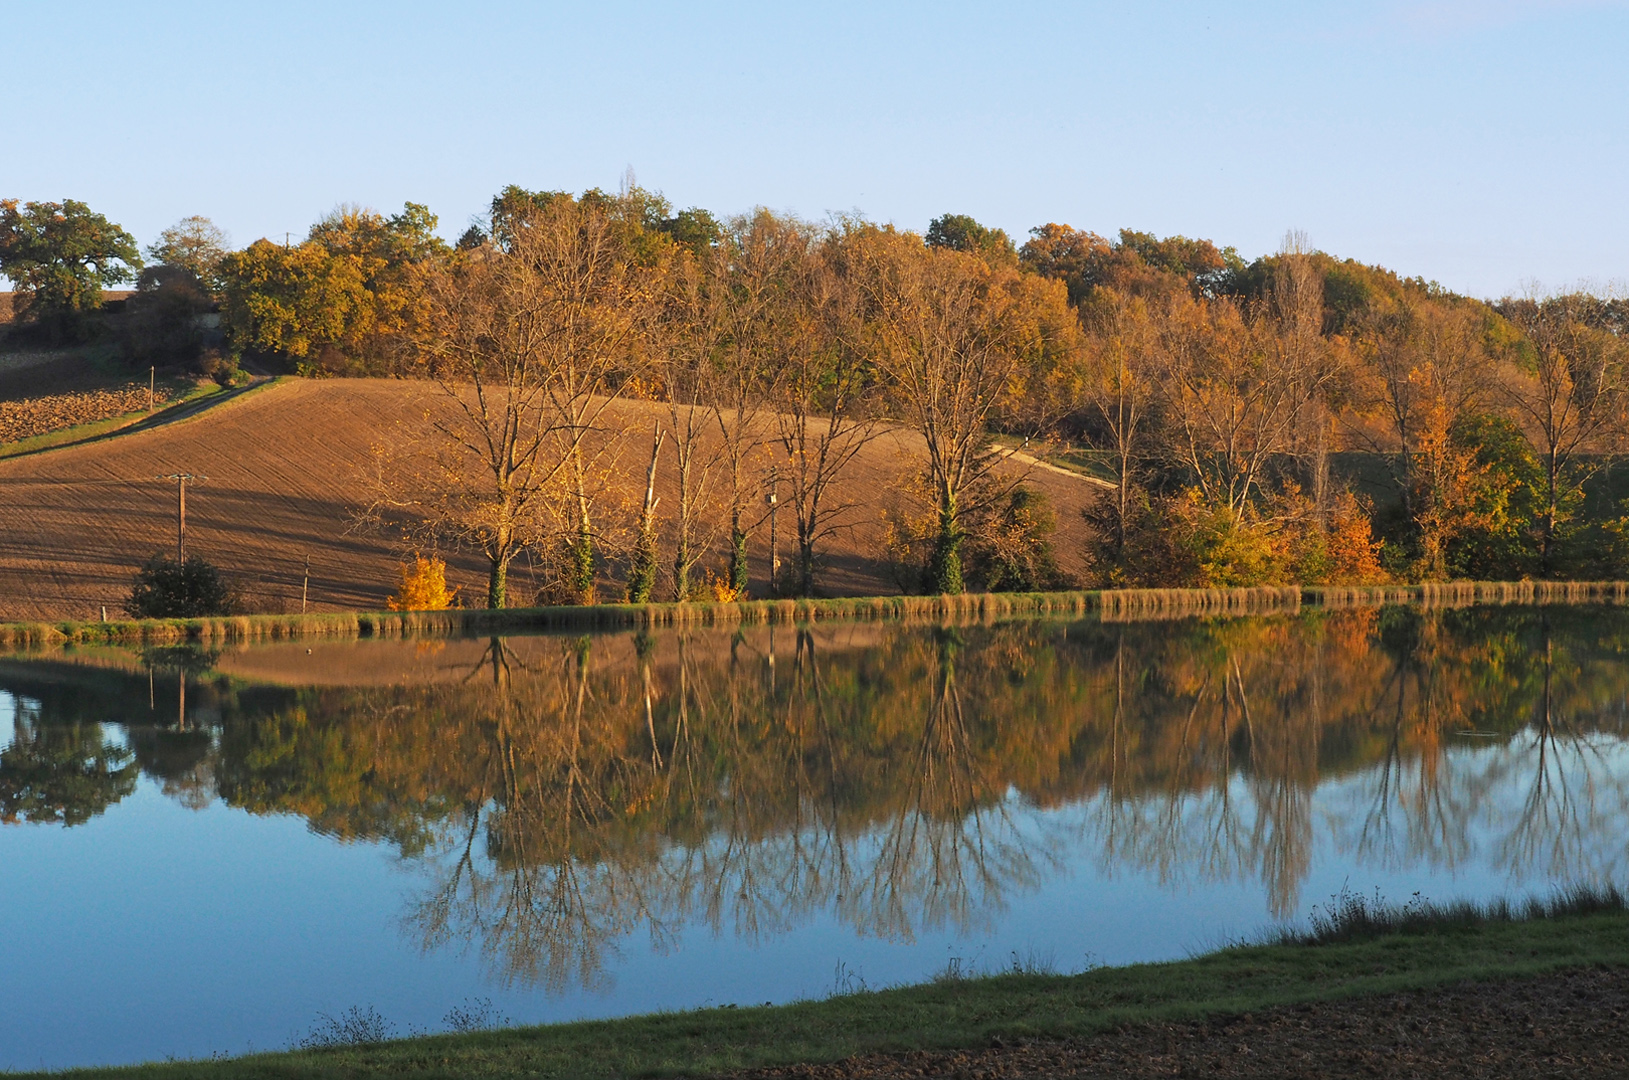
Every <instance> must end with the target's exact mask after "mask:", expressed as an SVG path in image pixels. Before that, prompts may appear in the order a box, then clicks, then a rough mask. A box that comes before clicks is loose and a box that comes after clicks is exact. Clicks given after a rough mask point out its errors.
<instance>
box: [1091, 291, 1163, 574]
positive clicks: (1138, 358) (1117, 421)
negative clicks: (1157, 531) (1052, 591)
mask: <svg viewBox="0 0 1629 1080" xmlns="http://www.w3.org/2000/svg"><path fill="white" fill-rule="evenodd" d="M1082 318H1083V320H1084V321H1085V322H1086V324H1087V327H1088V341H1089V348H1090V350H1091V352H1092V353H1093V354H1094V355H1093V357H1092V359H1093V361H1094V363H1093V368H1094V370H1093V372H1092V378H1090V379H1089V381H1088V382H1087V384H1086V388H1085V390H1086V397H1087V399H1088V401H1089V402H1090V403H1091V408H1092V411H1094V412H1095V413H1096V414H1097V416H1098V419H1099V420H1101V421H1102V430H1103V438H1102V442H1103V443H1104V444H1105V446H1106V448H1107V450H1108V451H1109V453H1110V454H1112V455H1113V457H1114V470H1115V488H1114V509H1113V519H1112V521H1111V523H1110V527H1111V531H1112V535H1111V536H1110V537H1109V543H1108V551H1107V555H1108V557H1109V559H1110V561H1111V562H1113V563H1114V564H1116V565H1119V563H1120V562H1121V561H1122V560H1123V558H1124V555H1125V548H1126V536H1127V531H1128V530H1129V528H1130V525H1131V519H1132V515H1133V512H1134V508H1133V499H1134V489H1135V486H1136V483H1137V477H1136V473H1137V470H1138V466H1139V463H1140V462H1141V459H1142V458H1143V456H1144V455H1145V453H1146V449H1145V446H1144V443H1145V442H1146V441H1147V439H1148V437H1149V435H1150V434H1151V432H1150V430H1149V411H1150V408H1151V406H1152V405H1153V397H1154V373H1155V371H1156V370H1157V369H1158V366H1159V364H1160V358H1159V349H1160V341H1159V334H1158V331H1157V329H1156V327H1155V325H1154V322H1153V319H1152V318H1151V316H1150V313H1149V311H1148V306H1147V303H1146V302H1145V301H1144V300H1143V299H1141V298H1138V297H1131V296H1126V295H1124V294H1122V293H1120V292H1117V291H1115V290H1113V289H1108V288H1105V289H1101V290H1099V292H1098V295H1097V297H1096V298H1095V303H1094V304H1093V305H1092V306H1091V307H1090V308H1089V309H1087V310H1085V311H1083V312H1082Z"/></svg>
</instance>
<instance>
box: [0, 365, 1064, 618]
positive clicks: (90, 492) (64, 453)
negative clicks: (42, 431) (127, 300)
mask: <svg viewBox="0 0 1629 1080" xmlns="http://www.w3.org/2000/svg"><path fill="white" fill-rule="evenodd" d="M449 405H450V403H449V402H448V400H447V399H446V398H445V396H444V395H442V394H441V392H440V391H439V389H437V388H436V387H434V386H432V385H428V384H423V383H412V382H400V381H391V380H360V379H358V380H350V379H331V380H303V379H288V380H284V381H281V382H279V383H277V384H275V385H272V386H266V387H260V388H255V389H253V390H251V391H249V392H247V393H243V394H241V395H239V396H237V397H234V398H229V399H227V400H225V401H222V402H220V403H219V404H215V405H213V406H211V407H209V408H207V409H203V410H201V411H198V412H197V413H195V414H194V415H190V416H188V417H186V418H185V419H181V420H177V421H175V422H173V423H169V424H163V425H159V426H155V427H153V428H151V429H148V430H140V431H131V432H128V433H124V434H120V435H116V436H113V437H110V438H106V439H102V440H100V441H95V442H89V443H84V444H81V445H77V446H68V447H63V448H60V449H56V450H49V451H45V452H43V453H37V454H32V455H27V456H22V457H16V458H10V459H7V460H3V461H0V621H19V620H44V619H66V618H75V619H84V618H95V617H98V616H99V615H100V611H101V606H102V605H104V604H105V605H107V608H108V612H109V614H110V615H112V614H113V613H114V612H116V611H118V610H119V606H120V604H121V602H122V600H123V598H124V596H125V595H126V594H127V593H128V591H129V587H130V577H131V573H132V572H133V570H134V569H135V568H136V566H138V565H139V564H140V563H141V561H142V560H143V559H145V558H146V557H147V556H149V555H151V554H152V553H153V552H155V551H160V550H173V548H174V543H175V486H174V485H173V484H170V483H165V482H163V481H160V480H158V479H157V477H159V476H160V475H163V474H168V473H175V472H187V473H193V474H199V475H203V476H206V477H208V479H207V481H205V482H203V483H200V484H199V485H197V486H196V487H189V488H188V492H187V548H188V552H189V553H197V554H200V555H202V556H204V557H205V558H208V559H209V560H210V561H212V562H214V563H215V564H216V565H218V566H221V567H222V568H223V569H226V570H228V571H230V572H231V573H232V574H233V575H234V576H235V577H236V579H237V580H238V582H239V584H240V587H241V589H242V591H243V593H244V595H245V597H246V599H247V600H248V601H249V602H250V603H251V604H252V605H254V606H255V607H257V608H258V609H260V610H294V611H298V610H299V606H300V586H301V578H302V574H303V568H304V566H305V560H306V558H307V557H308V556H309V558H310V565H311V586H310V603H311V610H314V611H323V610H337V609H358V608H362V609H369V608H378V607H380V606H382V604H383V601H384V598H385V596H386V595H387V594H388V593H389V592H390V590H391V588H392V587H393V585H394V581H395V567H396V565H397V563H398V561H399V560H400V558H401V556H402V553H401V552H400V551H399V550H398V548H397V547H396V546H395V541H393V540H392V539H391V538H390V537H388V536H384V535H379V534H375V533H371V532H367V531H362V530H358V529H357V528H355V527H354V526H353V516H354V514H355V512H356V510H357V508H358V506H359V504H360V500H361V497H362V495H361V493H362V492H364V491H365V490H367V479H366V477H367V475H368V473H369V470H370V467H371V465H372V462H373V447H375V446H376V445H378V444H380V443H382V442H384V443H391V444H394V445H401V444H402V443H403V442H404V441H405V440H413V439H417V438H422V437H423V436H424V434H425V433H426V432H428V430H429V426H430V422H431V419H432V418H433V416H434V415H435V414H436V412H437V411H439V410H442V409H446V408H448V407H449ZM665 414H666V410H665V407H663V406H659V405H654V404H651V403H647V402H624V403H618V404H617V405H615V406H614V407H613V408H612V410H611V412H610V414H609V415H608V426H609V427H611V428H612V429H619V430H621V431H625V432H627V433H628V435H629V438H628V446H627V447H626V448H625V449H624V452H621V453H620V454H618V455H617V460H618V461H619V466H618V474H619V475H623V476H626V477H628V478H629V480H630V483H629V485H628V486H629V489H630V490H631V488H632V486H633V484H632V483H631V481H632V478H633V476H634V474H635V473H636V472H637V473H639V474H640V475H639V482H640V483H639V486H641V487H642V481H643V465H644V460H643V456H644V454H645V453H648V449H647V448H648V440H649V437H650V436H649V432H650V430H651V424H652V422H653V421H654V420H656V419H657V418H658V417H659V416H663V415H665ZM920 446H921V443H920V440H919V439H917V438H916V437H915V436H912V435H909V434H908V433H892V432H891V433H889V434H888V435H886V436H884V437H882V438H879V439H878V440H876V441H875V442H873V443H872V444H871V445H870V446H868V447H867V448H866V450H865V452H864V454H863V455H862V457H861V458H860V459H858V460H857V461H856V462H855V467H854V470H853V472H852V473H851V474H849V476H848V477H847V478H846V479H845V481H844V483H843V487H844V489H845V494H846V496H847V497H848V498H849V499H851V500H853V501H854V502H856V503H857V504H858V505H857V506H856V507H855V509H854V511H853V512H852V513H851V515H850V520H851V521H852V522H853V527H852V528H850V529H847V530H845V531H843V532H841V533H839V534H837V535H836V536H834V537H833V538H832V540H831V541H830V543H829V544H828V546H827V553H828V557H827V560H826V567H825V569H824V571H823V573H822V575H821V577H820V579H819V581H818V585H819V586H820V588H821V590H822V591H824V592H827V593H832V594H866V593H892V592H897V591H898V589H897V587H896V586H895V585H894V583H893V580H892V578H891V576H890V574H889V573H888V571H887V567H886V564H885V562H884V561H883V560H882V559H881V552H880V542H879V541H880V536H881V529H882V521H881V514H882V511H883V509H884V506H885V500H886V498H887V493H888V492H890V491H892V490H895V489H897V487H898V483H899V479H900V477H901V476H903V475H905V474H906V473H908V472H909V471H910V469H911V468H912V464H913V460H920V457H919V452H920ZM664 465H665V466H666V467H667V469H669V470H670V469H671V466H672V458H671V455H667V456H665V460H664ZM1030 482H1031V483H1032V484H1033V485H1034V486H1035V487H1037V488H1040V489H1042V490H1044V491H1046V492H1047V494H1048V495H1049V496H1050V497H1051V500H1052V504H1053V507H1054V508H1055V510H1056V512H1057V517H1058V524H1059V531H1058V535H1057V537H1056V538H1055V543H1056V547H1057V550H1058V554H1059V559H1060V562H1061V563H1062V564H1063V565H1064V567H1065V569H1069V570H1074V569H1077V568H1078V554H1079V551H1080V542H1081V536H1082V533H1083V524H1082V523H1081V518H1080V509H1081V508H1082V507H1083V506H1085V505H1086V503H1087V502H1088V501H1089V500H1090V499H1091V498H1092V497H1093V494H1094V491H1095V489H1094V488H1093V487H1092V486H1091V485H1090V484H1088V483H1087V482H1085V481H1083V480H1081V479H1079V478H1077V477H1073V476H1068V475H1063V474H1060V473H1059V472H1057V471H1055V470H1045V469H1036V470H1035V471H1034V472H1033V474H1032V476H1031V477H1030ZM659 490H661V491H663V493H664V497H663V499H662V504H661V508H662V509H663V510H665V509H668V508H670V507H672V506H673V504H674V503H675V502H676V501H677V495H676V492H675V491H673V490H672V478H671V476H664V477H663V479H662V483H661V484H660V485H659ZM781 529H782V534H783V537H784V536H787V535H789V521H788V516H783V517H782V519H781ZM764 533H765V534H767V530H764ZM766 544H767V536H759V537H755V538H754V551H753V555H754V571H755V587H754V591H755V592H757V593H758V594H760V595H761V594H762V589H763V578H764V576H765V563H766V557H767V550H766ZM782 545H783V546H782V556H783V558H784V557H786V554H787V553H788V551H789V547H788V545H787V543H786V541H785V540H784V539H783V541H782ZM711 561H712V562H713V563H714V564H715V565H716V564H717V563H718V561H719V560H718V559H716V558H715V559H713V560H711ZM449 577H450V578H452V579H453V580H454V581H455V582H456V583H457V584H460V585H462V586H463V587H464V590H465V595H466V596H469V597H471V598H472V599H479V597H480V594H481V593H482V592H483V590H484V581H485V576H484V570H483V567H482V565H481V563H480V561H479V559H478V558H475V557H472V556H469V555H462V556H458V557H456V558H454V559H453V560H452V561H451V564H450V567H449ZM516 584H517V586H519V587H520V589H521V590H522V592H524V589H525V588H526V587H527V586H526V585H525V583H524V579H521V580H517V582H516ZM611 588H612V586H611V583H610V582H609V581H608V582H607V588H606V590H605V592H606V595H607V598H613V597H612V596H611V595H610V593H611ZM526 599H527V597H526V596H525V595H520V596H517V597H516V601H517V602H520V601H524V600H526Z"/></svg>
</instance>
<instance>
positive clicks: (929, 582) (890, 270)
mask: <svg viewBox="0 0 1629 1080" xmlns="http://www.w3.org/2000/svg"><path fill="white" fill-rule="evenodd" d="M846 244H847V245H848V246H850V247H852V249H853V257H854V263H853V266H854V276H855V277H856V278H857V282H856V283H857V284H858V285H859V287H860V288H861V289H862V290H863V291H864V293H865V297H866V305H867V306H866V318H867V321H868V323H869V326H868V330H867V340H868V342H869V344H870V347H871V359H872V362H873V363H874V364H875V366H876V368H877V371H878V372H879V374H881V375H882V376H883V377H884V378H885V379H886V380H887V381H888V389H889V391H890V393H891V394H892V395H893V397H894V398H895V399H896V400H897V401H898V403H899V404H900V405H901V406H902V408H903V411H904V414H905V416H906V418H907V419H908V421H909V422H910V424H911V426H912V427H913V428H915V429H916V431H917V432H918V433H919V434H921V436H922V438H923V440H924V442H925V444H926V449H927V474H928V483H929V487H930V489H931V492H932V498H933V502H934V511H935V514H936V517H937V531H936V534H935V539H934V544H933V553H932V555H931V557H930V561H929V564H928V568H927V576H926V580H925V585H926V587H927V589H928V591H930V592H941V593H959V592H961V591H962V590H963V580H962V559H961V554H960V548H961V543H962V539H963V537H964V535H965V532H966V522H967V519H968V517H969V516H970V515H974V514H977V513H979V512H980V511H982V510H987V509H989V507H990V506H991V505H993V504H994V503H995V502H998V501H999V500H1000V499H1001V498H1002V497H1004V496H1005V495H1006V494H1007V490H1008V488H1010V487H1011V484H1012V483H1013V482H1016V481H1008V482H1005V483H1003V482H1000V481H998V472H999V470H1000V469H1001V468H1002V466H1003V463H1004V462H1006V461H1007V458H1008V455H1007V454H1005V453H1003V452H1001V451H1000V450H999V449H998V448H997V447H996V446H995V445H994V443H993V441H992V439H991V421H992V419H993V418H994V417H995V416H996V415H997V414H998V410H1000V409H1001V408H1002V407H1003V406H1004V405H1007V404H1008V403H1009V402H1010V401H1011V400H1012V399H1013V398H1014V397H1015V396H1016V395H1018V394H1019V393H1021V392H1022V388H1023V386H1024V384H1025V383H1026V382H1027V381H1028V378H1029V377H1030V376H1031V375H1032V374H1033V373H1034V372H1035V371H1036V370H1038V369H1040V368H1041V367H1043V357H1044V354H1045V353H1046V352H1047V351H1048V350H1049V349H1054V350H1056V349H1063V348H1068V347H1069V345H1070V343H1071V341H1070V329H1071V326H1072V324H1073V321H1074V320H1073V318H1072V317H1071V316H1070V314H1069V312H1068V309H1067V302H1066V299H1065V291H1064V289H1063V288H1062V287H1061V286H1059V285H1057V284H1056V283H1052V282H1048V281H1045V280H1044V279H1042V278H1040V277H1037V276H1034V275H1026V274H1022V273H1020V272H1019V270H1018V268H1017V267H1016V266H1015V265H1011V264H1010V263H1007V264H1003V263H1001V262H997V263H993V264H992V263H991V262H990V261H987V260H986V259H985V258H983V257H981V256H980V255H978V254H969V253H966V252H962V251H959V250H956V249H954V248H950V247H943V246H942V247H938V248H934V247H928V246H925V245H924V244H923V243H922V242H921V241H920V240H918V239H917V238H916V236H914V235H913V234H910V233H896V232H894V231H892V230H891V229H870V228H867V229H861V230H858V231H856V233H855V234H854V235H852V236H850V237H848V238H847V239H846Z"/></svg>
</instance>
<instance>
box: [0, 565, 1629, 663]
mask: <svg viewBox="0 0 1629 1080" xmlns="http://www.w3.org/2000/svg"><path fill="white" fill-rule="evenodd" d="M1398 604H1402V605H1415V606H1421V607H1426V608H1459V607H1471V606H1477V605H1506V604H1518V605H1546V604H1629V582H1626V581H1517V582H1448V583H1441V584H1425V585H1304V586H1298V585H1286V586H1273V585H1268V586H1256V587H1251V588H1237V589H1109V590H1091V591H1076V592H1050V593H971V594H964V595H960V596H877V597H863V596H862V597H840V598H831V599H803V600H744V601H739V602H735V603H690V602H685V603H658V604H598V605H593V606H585V607H533V608H501V609H496V610H494V609H488V608H452V609H449V610H446V611H374V612H367V611H356V612H321V613H311V614H305V615H228V616H220V617H214V618H199V619H145V620H109V621H107V622H100V621H95V622H91V621H75V620H58V621H46V620H41V621H36V622H6V623H0V648H11V649H39V648H50V647H54V646H62V645H76V644H97V645H104V644H106V645H118V644H167V643H176V642H188V641H197V642H210V643H212V642H253V641H290V640H296V639H303V638H345V637H355V638H367V637H379V638H412V637H444V636H452V635H483V634H493V635H496V634H505V633H538V632H548V631H572V630H577V631H596V630H638V629H657V628H664V627H680V626H738V625H762V624H766V623H793V624H795V623H812V622H822V621H832V620H848V621H865V622H913V621H924V622H926V621H932V622H939V623H946V622H948V623H973V624H976V623H987V622H993V621H998V620H1002V619H1021V618H1054V617H1085V616H1091V615H1096V616H1097V617H1098V618H1100V619H1101V620H1102V621H1104V622H1133V621H1144V620H1151V621H1157V620H1164V619H1181V618H1194V617H1213V616H1224V617H1233V616H1243V615H1282V614H1294V613H1296V612H1299V611H1301V610H1303V609H1316V610H1326V611H1339V610H1348V609H1352V608H1372V607H1383V606H1386V605H1398Z"/></svg>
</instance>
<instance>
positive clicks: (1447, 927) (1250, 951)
mask: <svg viewBox="0 0 1629 1080" xmlns="http://www.w3.org/2000/svg"><path fill="white" fill-rule="evenodd" d="M1625 964H1629V911H1625V905H1624V898H1623V896H1622V895H1621V894H1619V893H1617V892H1614V891H1608V892H1606V893H1574V894H1570V895H1565V896H1562V897H1560V898H1558V899H1557V900H1555V901H1553V902H1551V903H1548V904H1533V905H1529V906H1525V907H1522V908H1518V909H1515V910H1512V909H1509V908H1506V907H1502V906H1499V907H1495V908H1491V909H1488V908H1475V907H1470V906H1460V907H1454V908H1448V909H1437V908H1430V907H1425V906H1420V905H1417V904H1416V905H1409V906H1407V907H1404V908H1385V907H1378V906H1374V905H1371V904H1367V903H1365V902H1364V901H1363V900H1362V899H1361V898H1342V899H1341V901H1340V902H1338V903H1337V904H1334V905H1331V910H1330V911H1329V912H1328V913H1327V914H1326V915H1325V916H1324V917H1323V918H1322V919H1318V918H1315V919H1314V920H1313V928H1312V930H1311V931H1307V932H1300V933H1286V934H1283V935H1280V936H1279V937H1278V938H1277V939H1276V940H1274V941H1272V942H1270V943H1267V944H1259V945H1248V946H1232V947H1229V948H1224V949H1222V950H1220V951H1218V952H1214V953H1211V954H1209V955H1206V956H1200V957H1197V958H1194V959H1191V960H1184V961H1178V962H1174V963H1166V964H1141V965H1136V966H1133V967H1124V968H1099V969H1096V970H1093V971H1088V972H1086V973H1084V974H1079V975H1068V976H1060V975H1044V974H1034V973H1025V972H1023V971H1013V972H1009V973H1005V974H996V975H990V976H984V977H977V978H957V977H942V978H940V979H938V980H935V981H934V982H931V983H927V984H924V985H921V986H911V987H902V988H897V989H890V990H882V991H878V992H863V993H854V994H845V995H842V996H835V997H831V998H827V999H825V1000H823V1001H808V1002H800V1003H797V1004H792V1005H784V1006H779V1007H757V1008H753V1007H745V1006H742V1007H735V1006H726V1007H723V1008H714V1009H705V1010H700V1011H696V1012H684V1013H662V1014H656V1015H652V1016H639V1017H631V1018H628V1019H623V1020H609V1021H593V1022H582V1023H574V1024H558V1025H550V1026H543V1027H531V1028H514V1029H509V1030H503V1031H491V1032H483V1033H479V1034H464V1035H435V1036H425V1037H420V1038H414V1039H403V1040H399V1041H395V1042H387V1043H375V1044H372V1045H366V1046H345V1047H339V1048H332V1049H323V1050H302V1051H293V1052H288V1053H279V1054H260V1055H255V1056H252V1057H242V1058H236V1059H229V1060H217V1061H200V1062H188V1063H166V1064H162V1065H144V1066H135V1067H131V1068H124V1069H105V1070H79V1071H73V1072H68V1073H58V1074H50V1075H57V1076H68V1077H76V1078H90V1077H109V1078H115V1077H117V1078H126V1080H134V1078H142V1077H181V1078H187V1080H249V1078H260V1077H265V1078H271V1077H277V1078H287V1077H301V1078H307V1077H309V1078H327V1077H336V1078H337V1077H521V1076H527V1077H590V1078H592V1077H643V1076H696V1075H706V1074H710V1073H716V1072H719V1071H724V1070H730V1069H738V1068H751V1067H756V1066H769V1065H777V1064H791V1063H795V1062H822V1061H835V1060H838V1059H841V1058H844V1057H847V1056H849V1055H852V1054H856V1053H863V1052H867V1051H906V1050H918V1049H929V1050H931V1049H953V1048H960V1047H975V1046H983V1045H987V1044H988V1043H989V1041H990V1040H991V1039H992V1038H994V1037H1000V1038H1002V1039H1008V1040H1011V1039H1060V1038H1068V1037H1078V1036H1086V1035H1091V1034H1093V1033H1096V1032H1102V1031H1105V1030H1111V1029H1113V1028H1116V1027H1118V1026H1120V1025H1123V1024H1135V1023H1144V1022H1152V1021H1170V1020H1184V1019H1193V1018H1197V1017H1202V1016H1206V1015H1212V1014H1225V1013H1241V1012H1251V1011H1255V1010H1259V1009H1262V1008H1267V1007H1270V1006H1275V1005H1286V1004H1294V1003H1297V1002H1304V1001H1328V1000H1337V999H1341V998H1347V997H1353V996H1358V995H1365V994H1377V993H1386V992H1391V991H1397V990H1410V989H1421V988H1427V987H1432V986H1440V985H1445V984H1449V983H1456V982H1463V981H1467V980H1490V979H1505V978H1512V977H1521V976H1527V975H1538V974H1543V973H1546V972H1552V971H1557V970H1562V969H1566V968H1577V967H1587V966H1594V965H1608V966H1621V965H1625ZM30 1075H42V1074H30Z"/></svg>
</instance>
